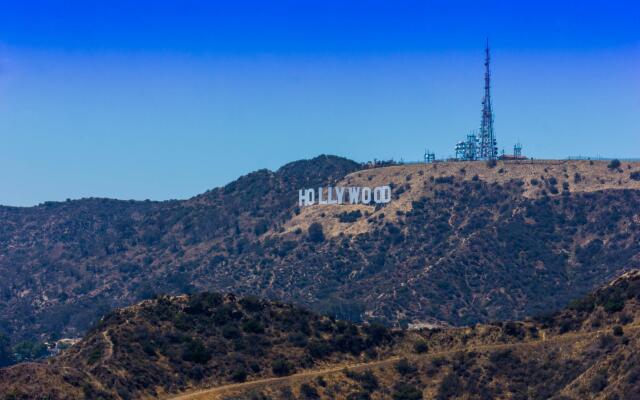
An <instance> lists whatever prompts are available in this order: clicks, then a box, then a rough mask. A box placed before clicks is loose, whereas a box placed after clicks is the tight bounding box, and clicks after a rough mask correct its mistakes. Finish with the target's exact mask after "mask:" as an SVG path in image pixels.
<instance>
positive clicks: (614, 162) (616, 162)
mask: <svg viewBox="0 0 640 400" xmlns="http://www.w3.org/2000/svg"><path fill="white" fill-rule="evenodd" d="M620 165H621V164H620V160H618V159H617V158H614V159H613V160H611V162H610V163H609V165H607V167H608V168H609V169H618V168H620Z"/></svg>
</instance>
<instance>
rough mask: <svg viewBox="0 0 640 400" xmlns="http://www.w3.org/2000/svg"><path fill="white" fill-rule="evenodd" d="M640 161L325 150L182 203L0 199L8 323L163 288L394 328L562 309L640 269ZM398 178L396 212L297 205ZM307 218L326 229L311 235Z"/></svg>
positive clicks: (66, 321) (88, 311)
mask: <svg viewBox="0 0 640 400" xmlns="http://www.w3.org/2000/svg"><path fill="white" fill-rule="evenodd" d="M638 171H640V165H639V164H637V163H626V162H624V163H622V165H620V166H616V167H615V168H609V167H608V166H607V163H606V162H588V161H568V162H560V161H545V162H543V161H540V162H522V163H503V162H499V163H498V164H497V165H495V166H488V165H486V164H485V163H482V162H471V163H439V164H433V165H403V166H390V167H385V168H375V169H365V170H361V166H360V165H359V164H356V163H354V162H351V161H349V160H345V159H341V158H337V157H331V156H322V157H318V158H316V159H313V160H308V161H301V162H296V163H292V164H288V165H286V166H284V167H282V168H281V169H279V170H278V171H276V172H270V171H266V170H265V171H258V172H255V173H252V174H249V175H247V176H245V177H242V178H240V179H239V180H237V181H235V182H233V183H231V184H229V185H227V186H225V187H223V188H218V189H214V190H212V191H209V192H207V193H204V194H202V195H199V196H196V197H194V198H192V199H189V200H185V201H168V202H133V201H116V200H107V199H85V200H78V201H69V202H65V203H46V204H43V205H40V206H38V207H32V208H9V207H0V221H2V224H0V274H2V276H3V277H4V278H5V279H3V280H2V281H0V299H2V301H1V302H0V333H5V334H6V335H7V336H8V337H10V338H11V339H12V342H13V343H16V342H17V341H18V340H20V339H25V338H27V339H44V338H47V337H53V338H54V339H55V338H56V337H60V336H66V337H70V336H78V335H80V334H81V333H82V332H84V331H85V330H86V329H87V327H88V326H89V325H90V324H91V323H92V322H94V321H96V320H97V319H98V317H99V316H100V315H102V314H104V313H105V312H106V311H108V310H109V309H111V308H113V307H120V306H126V305H129V304H133V303H135V302H136V301H139V300H141V299H145V298H151V297H153V296H154V294H156V293H169V294H181V293H192V292H196V291H203V290H216V291H224V292H235V293H239V294H255V295H259V296H261V297H265V298H271V299H280V300H284V301H287V302H293V303H296V304H299V305H304V306H306V307H309V308H311V309H314V310H317V311H321V312H323V313H328V314H330V315H332V316H335V317H338V318H342V319H351V320H354V321H360V320H362V319H368V320H381V321H383V322H385V323H388V324H391V325H397V324H401V325H405V324H407V323H418V322H445V323H449V324H454V325H462V324H473V323H475V322H478V321H489V320H496V319H520V318H524V317H525V316H528V315H535V314H539V313H541V312H546V311H548V310H552V309H559V308H561V307H562V306H564V305H566V304H567V303H568V302H569V301H570V300H571V299H573V298H576V297H578V296H580V295H583V294H585V293H587V292H588V291H589V290H591V289H593V288H594V287H595V286H597V285H599V284H602V283H603V282H605V281H606V280H608V279H609V278H611V277H613V276H615V275H616V274H618V273H619V272H621V271H624V270H626V269H629V268H633V267H637V266H638V265H639V264H640V262H639V261H640V260H639V259H638V258H639V255H640V244H639V243H640V211H638V210H640V207H639V206H640V192H639V189H640V180H639V179H640V173H639V172H638ZM329 184H331V185H334V184H341V185H346V186H348V185H366V186H376V185H381V184H391V185H392V187H393V200H392V202H391V203H389V204H388V205H387V206H385V207H381V206H377V207H375V206H364V205H341V206H338V205H335V206H314V207H306V208H302V209H299V208H298V206H297V199H298V193H297V190H298V189H300V188H306V187H318V186H320V185H322V186H326V185H329ZM313 223H319V224H320V225H321V226H322V232H323V234H321V235H319V236H318V235H315V236H313V237H311V236H309V234H308V228H309V226H311V224H313Z"/></svg>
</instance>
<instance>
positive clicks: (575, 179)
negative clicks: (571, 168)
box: [573, 172, 582, 183]
mask: <svg viewBox="0 0 640 400" xmlns="http://www.w3.org/2000/svg"><path fill="white" fill-rule="evenodd" d="M580 181H582V175H580V174H579V173H577V172H576V173H575V174H573V183H579V182H580Z"/></svg>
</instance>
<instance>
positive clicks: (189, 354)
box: [182, 340, 211, 364]
mask: <svg viewBox="0 0 640 400" xmlns="http://www.w3.org/2000/svg"><path fill="white" fill-rule="evenodd" d="M182 358H183V359H184V360H185V361H191V362H194V363H197V364H206V363H207V362H208V361H209V360H210V359H211V352H209V350H208V349H207V348H206V347H205V346H204V344H203V343H202V342H200V341H198V340H191V341H189V343H187V346H186V348H185V350H184V352H183V355H182Z"/></svg>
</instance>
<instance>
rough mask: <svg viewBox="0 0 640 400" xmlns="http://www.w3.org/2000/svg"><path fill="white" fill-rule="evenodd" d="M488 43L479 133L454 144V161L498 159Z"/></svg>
mask: <svg viewBox="0 0 640 400" xmlns="http://www.w3.org/2000/svg"><path fill="white" fill-rule="evenodd" d="M490 61H491V56H490V51H489V41H487V47H486V48H485V61H484V67H485V72H484V98H483V99H482V120H481V122H480V133H479V134H478V135H476V134H475V133H471V134H469V135H467V139H466V140H464V141H462V142H458V143H456V147H455V152H456V160H461V161H475V160H496V159H498V143H497V140H496V136H495V133H494V131H493V108H492V105H491V69H490Z"/></svg>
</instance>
